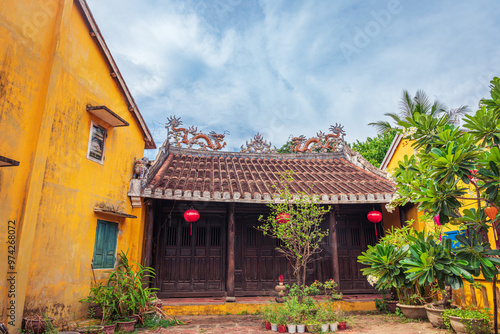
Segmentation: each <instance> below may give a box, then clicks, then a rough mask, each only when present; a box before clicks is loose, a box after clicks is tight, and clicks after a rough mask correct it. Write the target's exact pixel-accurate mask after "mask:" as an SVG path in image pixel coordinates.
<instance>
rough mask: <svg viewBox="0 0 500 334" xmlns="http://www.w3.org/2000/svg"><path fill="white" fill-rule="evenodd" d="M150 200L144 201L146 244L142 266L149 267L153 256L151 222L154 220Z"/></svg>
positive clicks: (152, 206)
mask: <svg viewBox="0 0 500 334" xmlns="http://www.w3.org/2000/svg"><path fill="white" fill-rule="evenodd" d="M153 204H154V203H153V201H152V200H148V201H147V202H146V208H147V209H148V210H147V212H148V213H147V217H146V229H147V230H146V245H145V247H144V258H145V259H144V266H146V267H151V263H152V262H153V261H152V257H153V222H154V216H155V215H154V205H153Z"/></svg>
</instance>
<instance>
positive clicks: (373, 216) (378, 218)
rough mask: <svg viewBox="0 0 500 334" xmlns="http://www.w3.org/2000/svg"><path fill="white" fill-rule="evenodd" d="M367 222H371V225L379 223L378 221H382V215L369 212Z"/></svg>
mask: <svg viewBox="0 0 500 334" xmlns="http://www.w3.org/2000/svg"><path fill="white" fill-rule="evenodd" d="M367 217H368V220H369V221H370V222H371V223H374V224H376V223H380V221H381V220H382V214H381V213H380V212H378V211H370V212H368V215H367Z"/></svg>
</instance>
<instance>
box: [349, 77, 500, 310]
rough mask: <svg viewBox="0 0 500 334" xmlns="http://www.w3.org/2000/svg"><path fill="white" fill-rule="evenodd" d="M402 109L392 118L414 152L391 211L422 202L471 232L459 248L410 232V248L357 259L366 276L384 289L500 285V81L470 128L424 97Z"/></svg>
mask: <svg viewBox="0 0 500 334" xmlns="http://www.w3.org/2000/svg"><path fill="white" fill-rule="evenodd" d="M410 102H415V103H414V104H410ZM403 104H405V105H406V106H407V108H404V111H405V112H404V113H403V112H402V113H401V114H400V115H398V117H392V116H391V117H392V118H393V119H394V120H395V121H397V125H398V126H399V127H400V130H399V131H400V133H401V134H402V135H403V136H404V137H406V138H409V139H411V140H412V141H413V143H414V144H413V148H414V149H415V154H414V155H413V156H411V157H408V156H405V157H404V159H403V160H402V161H400V162H399V165H398V167H397V168H396V169H395V171H394V172H393V177H394V181H395V182H396V184H397V192H396V194H395V196H394V199H393V201H392V202H391V203H389V204H388V205H387V209H388V210H389V211H391V210H392V209H394V208H395V207H396V206H398V205H404V204H406V203H408V202H411V203H416V204H417V205H418V209H419V210H420V211H422V212H424V213H425V217H424V219H428V220H430V221H432V220H433V218H436V219H435V221H437V222H439V224H441V225H445V224H448V223H451V224H457V225H460V227H461V228H463V229H465V230H467V234H466V235H462V236H457V240H458V241H459V242H460V244H461V246H460V247H459V248H456V249H452V248H451V243H450V241H449V240H447V239H444V241H443V242H439V241H437V240H435V239H433V240H426V236H425V234H423V232H420V233H410V234H408V235H407V238H406V239H407V240H408V241H409V245H408V246H405V245H404V244H402V245H399V246H398V247H396V246H394V247H392V246H391V245H390V244H387V243H384V242H381V243H380V244H378V245H376V246H375V247H373V249H369V250H368V251H367V252H365V253H364V254H363V255H362V256H360V257H359V261H360V262H362V263H364V264H366V265H368V266H369V267H368V268H366V269H365V270H364V274H366V275H369V274H370V275H376V276H377V279H378V283H377V284H378V285H377V287H379V288H387V287H388V286H393V287H400V286H402V285H404V286H405V287H408V286H409V285H410V286H413V287H416V286H423V285H425V284H427V285H429V286H431V287H432V286H438V287H439V288H443V287H444V286H446V285H447V286H451V287H452V288H454V289H456V288H458V287H460V286H462V279H465V280H466V281H469V282H471V283H473V282H474V277H478V276H480V275H483V276H484V279H485V280H487V281H493V282H494V284H495V281H496V276H497V275H498V273H499V271H498V266H500V259H499V258H498V256H499V255H500V250H492V249H491V245H490V243H489V240H488V234H487V231H488V229H490V228H491V227H494V228H496V220H497V218H498V214H497V213H498V206H499V205H500V197H499V195H498V188H499V182H500V173H499V167H500V150H499V148H500V147H499V146H500V122H499V121H500V79H498V78H494V79H493V80H492V81H491V98H490V99H486V100H482V101H481V104H480V109H479V110H478V111H477V112H476V113H475V114H473V115H465V116H464V125H463V126H464V128H465V129H462V128H459V127H458V126H457V124H454V123H453V122H450V114H452V113H450V112H448V113H444V112H443V110H444V108H442V107H439V105H435V104H430V103H429V102H428V100H426V99H423V97H422V95H421V94H420V93H418V94H417V96H416V97H415V99H409V98H408V96H407V94H406V93H405V97H404V101H403ZM419 104H422V106H419ZM495 235H496V234H495ZM495 241H497V240H495ZM402 253H404V256H403V254H402ZM402 257H404V258H403V259H401V258H402ZM400 259H401V260H400ZM402 282H403V283H402ZM493 293H494V294H495V293H496V291H495V290H494V291H493ZM495 298H496V297H494V299H495ZM495 313H496V310H495Z"/></svg>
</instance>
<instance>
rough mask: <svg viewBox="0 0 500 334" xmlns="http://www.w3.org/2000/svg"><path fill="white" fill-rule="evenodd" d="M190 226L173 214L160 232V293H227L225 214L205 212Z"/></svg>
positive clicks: (158, 254)
mask: <svg viewBox="0 0 500 334" xmlns="http://www.w3.org/2000/svg"><path fill="white" fill-rule="evenodd" d="M190 231H191V230H190V226H189V224H187V223H186V222H185V221H184V219H183V218H182V217H181V216H180V215H172V218H171V220H170V222H169V223H165V224H163V226H162V228H160V231H159V239H158V249H157V262H156V263H157V265H156V267H157V278H156V287H157V288H159V289H160V290H159V292H158V296H159V297H160V298H165V297H184V296H217V295H223V294H224V293H225V267H224V261H225V255H224V254H225V240H226V234H225V231H226V229H225V224H224V217H223V216H222V215H215V214H214V215H209V214H204V215H203V217H200V220H198V221H197V222H195V223H193V226H192V234H190Z"/></svg>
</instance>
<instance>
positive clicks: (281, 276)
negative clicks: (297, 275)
mask: <svg viewBox="0 0 500 334" xmlns="http://www.w3.org/2000/svg"><path fill="white" fill-rule="evenodd" d="M280 283H281V284H283V275H280Z"/></svg>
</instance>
